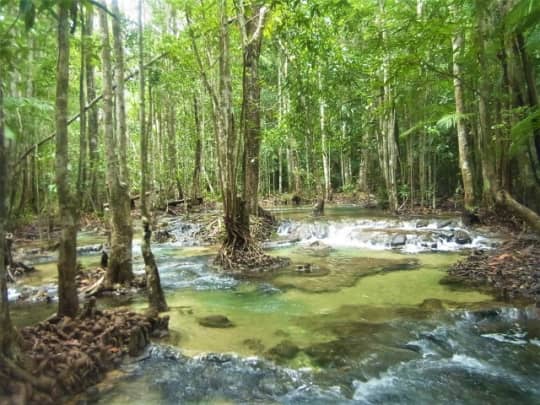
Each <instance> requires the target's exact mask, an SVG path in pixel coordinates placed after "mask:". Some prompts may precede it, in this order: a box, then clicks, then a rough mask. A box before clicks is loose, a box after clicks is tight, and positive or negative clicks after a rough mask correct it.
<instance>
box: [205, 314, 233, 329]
mask: <svg viewBox="0 0 540 405" xmlns="http://www.w3.org/2000/svg"><path fill="white" fill-rule="evenodd" d="M197 322H199V325H201V326H205V327H207V328H232V327H233V326H234V323H232V322H231V321H230V320H229V318H227V317H226V316H225V315H209V316H205V317H204V318H199V319H198V321H197Z"/></svg>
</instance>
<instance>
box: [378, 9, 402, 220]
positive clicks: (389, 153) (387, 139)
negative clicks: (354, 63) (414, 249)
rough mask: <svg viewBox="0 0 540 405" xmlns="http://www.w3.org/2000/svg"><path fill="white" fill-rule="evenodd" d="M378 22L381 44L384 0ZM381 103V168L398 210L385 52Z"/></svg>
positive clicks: (392, 108) (393, 111)
mask: <svg viewBox="0 0 540 405" xmlns="http://www.w3.org/2000/svg"><path fill="white" fill-rule="evenodd" d="M379 12H380V15H379V19H380V20H379V23H380V27H381V39H382V42H383V44H384V43H386V42H387V36H388V32H387V30H386V27H385V13H386V10H385V0H379ZM382 79H383V87H382V104H383V115H382V118H381V132H382V134H381V136H382V138H383V142H382V147H383V160H384V161H383V168H385V170H384V172H385V180H386V192H387V194H388V204H389V207H390V209H391V210H393V211H397V210H398V205H399V201H398V194H397V179H396V176H397V160H398V147H397V142H396V108H395V106H394V99H393V94H392V93H393V92H392V86H391V83H390V56H389V55H388V54H385V55H384V56H383V62H382Z"/></svg>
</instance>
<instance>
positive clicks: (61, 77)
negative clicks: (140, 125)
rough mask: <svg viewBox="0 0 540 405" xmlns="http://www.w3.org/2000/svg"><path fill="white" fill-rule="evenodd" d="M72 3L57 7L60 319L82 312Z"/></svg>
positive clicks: (57, 170)
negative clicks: (72, 143) (72, 127)
mask: <svg viewBox="0 0 540 405" xmlns="http://www.w3.org/2000/svg"><path fill="white" fill-rule="evenodd" d="M69 12H70V4H69V2H65V1H64V2H60V4H59V5H58V28H57V33H58V63H57V67H56V189H57V190H58V209H59V214H60V218H61V227H62V231H61V235H60V246H59V247H58V315H59V316H70V317H74V316H75V315H76V314H77V311H78V310H79V299H78V296H77V285H76V283H75V274H76V272H77V227H78V225H79V224H78V222H79V221H78V220H79V219H78V215H77V205H76V198H75V196H74V193H73V190H72V189H71V187H70V184H69V156H68V124H67V119H68V94H69V92H68V90H69Z"/></svg>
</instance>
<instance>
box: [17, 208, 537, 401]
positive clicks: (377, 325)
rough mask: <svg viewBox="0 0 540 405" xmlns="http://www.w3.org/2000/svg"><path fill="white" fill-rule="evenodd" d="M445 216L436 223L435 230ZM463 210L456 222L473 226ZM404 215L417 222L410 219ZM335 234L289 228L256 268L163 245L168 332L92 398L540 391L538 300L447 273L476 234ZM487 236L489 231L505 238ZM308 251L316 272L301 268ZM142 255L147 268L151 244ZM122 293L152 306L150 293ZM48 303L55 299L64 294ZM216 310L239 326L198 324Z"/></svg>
mask: <svg viewBox="0 0 540 405" xmlns="http://www.w3.org/2000/svg"><path fill="white" fill-rule="evenodd" d="M331 212H332V211H331ZM288 214H292V216H295V219H294V221H295V222H296V223H298V224H306V225H305V226H306V227H308V228H309V227H313V226H314V227H315V228H317V227H321V226H327V225H328V224H329V223H330V227H334V228H333V229H334V230H335V231H336V232H337V233H339V232H341V233H342V234H343V233H344V232H345V231H347V232H349V231H350V230H351V229H353V228H361V227H362V226H361V225H362V224H365V223H369V226H371V227H373V224H374V222H377V223H379V224H380V228H381V229H383V231H382V232H386V233H387V236H388V235H392V234H393V232H395V229H396V224H397V223H396V221H395V219H386V220H385V218H384V217H382V216H378V217H376V218H373V216H370V217H369V218H366V217H362V214H363V213H362V212H353V209H352V208H350V209H346V210H342V211H340V210H336V211H335V212H334V213H333V215H331V218H328V217H326V218H322V219H316V220H314V219H312V218H309V217H308V216H307V212H306V211H305V210H304V211H302V210H300V212H294V211H292V210H289V211H284V212H282V213H281V214H280V215H282V216H286V215H288ZM439 220H440V219H436V220H432V221H431V222H430V223H429V225H428V226H431V229H433V230H434V231H436V232H438V230H437V225H436V224H437V223H436V221H439ZM445 220H446V219H445ZM455 221H456V222H455V223H454V225H450V226H454V227H459V228H460V229H462V227H461V226H460V224H459V223H458V220H455ZM385 224H386V225H385ZM359 225H360V226H359ZM302 226H304V225H302ZM399 227H401V229H405V228H407V229H409V230H413V229H415V226H414V223H412V222H411V223H403V222H402V223H401V224H399V226H398V228H399ZM387 229H390V231H389V232H387V231H386V230H387ZM468 231H469V232H471V234H474V233H475V231H471V230H468ZM335 235H336V233H334V234H331V235H330V237H328V235H326V236H325V237H324V238H319V240H320V239H323V240H324V242H325V243H326V244H327V245H328V247H329V248H328V249H323V250H322V251H319V250H315V251H314V250H312V248H310V246H309V244H310V243H311V242H313V240H315V239H316V238H315V237H314V236H313V235H309V236H307V237H304V238H297V239H299V240H295V241H292V242H290V243H285V244H283V243H281V242H280V241H283V240H289V241H290V235H286V234H284V235H281V236H279V235H278V236H277V237H276V239H277V242H278V243H276V244H274V246H282V247H277V248H274V249H271V250H270V253H271V254H274V255H279V256H286V257H289V258H291V261H292V264H291V266H290V267H289V268H287V269H285V270H283V271H282V272H280V273H279V274H276V275H273V276H272V277H267V278H264V279H260V280H256V281H238V280H235V279H233V278H231V277H229V276H227V275H226V274H220V273H216V272H215V270H214V269H212V267H211V266H210V264H209V263H210V262H211V259H212V257H213V254H214V253H215V247H204V248H200V247H186V246H179V245H178V244H163V245H155V247H154V253H155V255H156V258H157V260H158V265H159V268H160V273H161V280H162V284H163V286H164V289H165V292H166V296H167V301H168V304H169V306H170V311H169V313H168V315H169V316H170V325H169V326H170V331H171V335H170V337H169V338H168V339H167V340H165V341H162V342H160V343H159V344H155V345H153V346H152V347H151V348H149V350H148V352H147V358H146V359H145V360H142V361H139V362H135V363H132V364H126V365H124V366H123V373H121V375H120V376H118V375H117V376H116V377H115V378H114V379H111V380H109V381H105V382H104V383H103V384H102V389H101V391H100V394H99V395H98V396H97V397H96V398H93V399H94V400H96V401H98V402H99V403H103V404H109V403H111V404H124V403H128V402H129V403H134V404H149V403H151V404H154V403H156V404H158V403H159V404H176V403H186V402H187V403H254V402H258V403H291V404H292V403H361V404H377V403H410V404H416V403H426V404H427V403H430V404H431V403H471V404H472V403H501V404H502V403H505V404H506V403H509V402H510V403H531V404H532V403H538V398H539V397H540V396H539V395H540V389H539V388H538V384H537V382H538V381H539V380H540V314H539V313H538V309H536V308H534V307H512V306H509V305H507V304H504V303H501V302H497V301H496V300H494V299H493V297H492V296H490V295H489V294H487V293H483V292H479V291H475V290H471V289H465V288H455V287H453V288H450V287H449V286H446V285H443V284H441V283H440V281H441V279H442V278H443V277H444V276H445V269H446V268H447V267H448V266H449V265H450V264H452V263H453V262H455V261H456V260H458V259H459V258H460V257H462V256H461V254H462V253H461V250H462V249H464V248H465V249H466V248H467V246H465V247H463V246H457V247H456V248H455V249H448V250H450V251H440V250H432V249H429V250H426V251H425V252H423V253H415V254H411V253H408V251H407V249H390V248H389V246H386V245H385V246H382V247H381V246H378V247H377V248H369V246H368V245H365V246H354V245H353V246H351V244H350V243H344V241H345V242H346V241H347V238H346V237H345V238H341V239H340V238H333V236H335ZM476 236H477V237H478V238H483V240H484V241H487V242H486V243H492V242H493V241H495V240H496V238H493V236H492V235H483V234H481V233H478V234H477V235H476ZM188 245H189V243H188ZM283 246H284V247H283ZM470 247H472V246H470ZM310 249H311V250H310ZM306 265H308V266H310V269H313V271H312V272H311V273H304V272H299V271H297V270H298V267H299V266H306ZM135 267H136V270H137V271H142V263H141V262H140V258H136V262H135ZM49 270H50V269H49ZM49 270H47V271H44V274H49V273H48V271H49ZM51 274H52V273H51ZM47 277H48V276H43V279H42V280H41V281H40V280H36V282H37V283H39V282H43V281H44V280H49V279H48V278H47ZM51 277H52V278H54V276H52V275H51ZM123 304H128V305H131V306H133V307H134V308H137V309H141V310H142V309H144V308H146V302H145V300H144V298H142V297H140V298H136V299H131V300H130V301H128V302H123ZM107 305H118V302H110V301H109V302H107ZM39 308H40V311H43V313H45V312H47V311H50V310H51V309H52V311H50V312H54V306H49V307H47V306H43V305H41V306H39ZM14 312H15V318H16V319H17V320H18V321H19V324H24V323H25V322H24V321H25V320H28V319H29V318H27V317H32V320H37V319H39V314H38V312H39V311H35V312H33V313H32V314H30V313H29V312H24V309H22V308H19V309H15V311H14ZM208 315H224V316H227V317H228V318H229V319H230V321H231V322H232V323H233V324H234V327H231V328H223V329H222V328H208V327H204V326H201V325H200V324H199V322H198V321H199V319H200V318H203V317H205V316H208Z"/></svg>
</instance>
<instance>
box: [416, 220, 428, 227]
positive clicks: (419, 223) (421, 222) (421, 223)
mask: <svg viewBox="0 0 540 405" xmlns="http://www.w3.org/2000/svg"><path fill="white" fill-rule="evenodd" d="M428 225H429V221H428V220H427V219H420V220H418V221H416V227H417V228H425V227H426V226H428Z"/></svg>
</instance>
